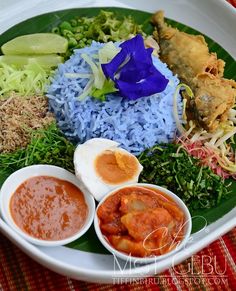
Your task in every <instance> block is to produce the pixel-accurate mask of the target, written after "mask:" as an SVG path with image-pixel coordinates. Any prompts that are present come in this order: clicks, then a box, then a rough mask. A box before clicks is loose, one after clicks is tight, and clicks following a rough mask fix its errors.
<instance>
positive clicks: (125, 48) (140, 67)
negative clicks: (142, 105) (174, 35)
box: [102, 34, 168, 100]
mask: <svg viewBox="0 0 236 291" xmlns="http://www.w3.org/2000/svg"><path fill="white" fill-rule="evenodd" d="M120 47H121V51H120V52H119V53H118V54H117V55H116V56H115V57H114V58H113V59H112V60H111V62H110V63H108V64H102V70H103V72H104V74H105V76H106V77H107V78H110V79H111V80H112V81H114V83H115V87H116V88H117V89H118V90H119V92H120V94H121V96H123V97H126V98H127V99H129V100H136V99H138V98H140V97H144V96H150V95H152V94H155V93H159V92H162V91H164V90H165V88H166V86H167V84H168V80H167V79H166V78H165V76H164V75H162V74H161V73H160V72H159V71H158V70H157V68H156V67H155V66H154V65H153V62H152V56H151V54H152V51H153V49H152V48H148V49H146V48H145V46H144V41H143V38H142V36H141V35H140V34H138V35H137V36H135V37H133V38H132V39H130V40H127V41H124V42H123V43H121V44H120Z"/></svg>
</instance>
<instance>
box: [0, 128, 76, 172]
mask: <svg viewBox="0 0 236 291" xmlns="http://www.w3.org/2000/svg"><path fill="white" fill-rule="evenodd" d="M74 150H75V146H74V145H73V144H72V143H71V142H69V141H68V140H67V139H66V138H65V137H64V135H63V134H62V133H61V131H60V130H59V129H58V128H57V126H56V125H55V123H52V124H51V125H50V126H48V127H47V128H46V129H39V130H36V131H32V134H31V142H30V143H29V145H28V146H27V147H26V148H24V149H19V150H17V151H15V152H13V153H3V154H0V172H1V173H8V174H11V173H13V172H14V171H16V170H18V169H21V168H23V167H26V166H30V165H34V164H48V165H54V166H59V167H62V168H64V169H67V170H68V171H70V172H74V165H73V155H74ZM1 173H0V176H1Z"/></svg>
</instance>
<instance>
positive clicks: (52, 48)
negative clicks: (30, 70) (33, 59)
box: [1, 33, 68, 55]
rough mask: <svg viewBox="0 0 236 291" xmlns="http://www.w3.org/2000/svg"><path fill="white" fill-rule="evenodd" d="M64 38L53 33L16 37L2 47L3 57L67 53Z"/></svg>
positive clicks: (66, 43) (66, 42)
mask: <svg viewBox="0 0 236 291" xmlns="http://www.w3.org/2000/svg"><path fill="white" fill-rule="evenodd" d="M67 47H68V41H67V39H66V38H64V37H62V36H60V35H56V34H53V33H34V34H27V35H21V36H18V37H16V38H14V39H12V40H10V41H8V42H6V43H5V44H4V45H3V46H2V47H1V49H2V52H3V54H4V55H28V54H33V55H34V54H55V53H65V52H66V51H67Z"/></svg>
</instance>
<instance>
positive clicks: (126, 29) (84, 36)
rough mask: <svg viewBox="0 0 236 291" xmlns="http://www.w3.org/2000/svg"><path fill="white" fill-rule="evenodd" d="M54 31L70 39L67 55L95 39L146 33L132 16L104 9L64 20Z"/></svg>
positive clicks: (112, 38)
mask: <svg viewBox="0 0 236 291" xmlns="http://www.w3.org/2000/svg"><path fill="white" fill-rule="evenodd" d="M52 32H54V33H57V34H60V35H62V36H64V37H66V38H67V39H68V42H69V50H68V52H67V56H70V55H71V54H72V53H73V49H75V48H83V47H86V46H89V45H91V43H92V41H93V40H95V41H99V42H108V41H119V40H125V39H129V38H130V37H132V36H134V35H136V34H137V33H141V34H143V35H145V33H144V32H143V30H142V26H141V25H139V24H137V23H136V22H135V20H134V19H133V18H132V16H127V17H124V16H119V17H118V16H117V15H115V13H113V12H110V11H104V10H101V12H100V13H99V14H98V15H97V16H94V17H80V18H74V19H71V20H70V21H64V22H62V23H61V24H60V25H59V26H58V27H55V28H53V29H52Z"/></svg>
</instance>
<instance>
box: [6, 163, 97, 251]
mask: <svg viewBox="0 0 236 291" xmlns="http://www.w3.org/2000/svg"><path fill="white" fill-rule="evenodd" d="M36 176H50V177H55V178H58V179H62V180H66V181H68V182H71V183H72V184H74V185H75V186H76V187H78V188H79V189H80V190H81V191H82V193H83V194H84V199H85V202H86V204H87V206H88V214H87V218H86V221H85V223H84V225H83V226H82V228H80V229H79V230H78V232H77V233H76V234H74V235H73V236H70V237H68V238H65V239H62V240H54V241H52V240H50V241H49V240H42V239H37V238H34V237H33V236H30V235H29V234H27V233H26V232H24V231H23V230H21V229H20V228H19V227H18V226H17V225H16V223H15V222H14V220H13V218H12V216H11V213H10V200H11V197H12V194H13V193H14V192H15V191H16V189H17V188H18V187H19V186H20V185H21V184H22V183H23V182H24V181H26V180H27V179H29V178H32V177H36ZM0 211H1V216H2V217H3V219H4V220H5V221H6V222H7V224H8V225H9V226H11V227H12V228H13V229H14V230H15V231H16V232H17V233H18V234H20V235H21V236H22V237H23V238H25V239H26V240H27V241H29V242H31V243H33V244H36V245H41V246H50V247H53V246H59V245H65V244H68V243H70V242H72V241H74V240H76V239H78V238H79V237H81V236H82V235H83V234H84V233H85V232H86V231H87V230H88V229H89V227H90V226H91V224H92V222H93V218H94V214H95V201H94V198H93V196H92V195H91V194H90V193H89V192H88V190H86V189H85V188H84V187H83V185H81V183H80V182H79V180H78V179H77V178H76V176H75V175H73V174H72V173H70V172H69V171H67V170H65V169H63V168H60V167H57V166H51V165H33V166H29V167H25V168H22V169H20V170H18V171H16V172H14V173H13V174H11V175H10V176H9V177H8V178H7V179H6V181H5V182H4V183H3V185H2V188H1V190H0Z"/></svg>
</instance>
